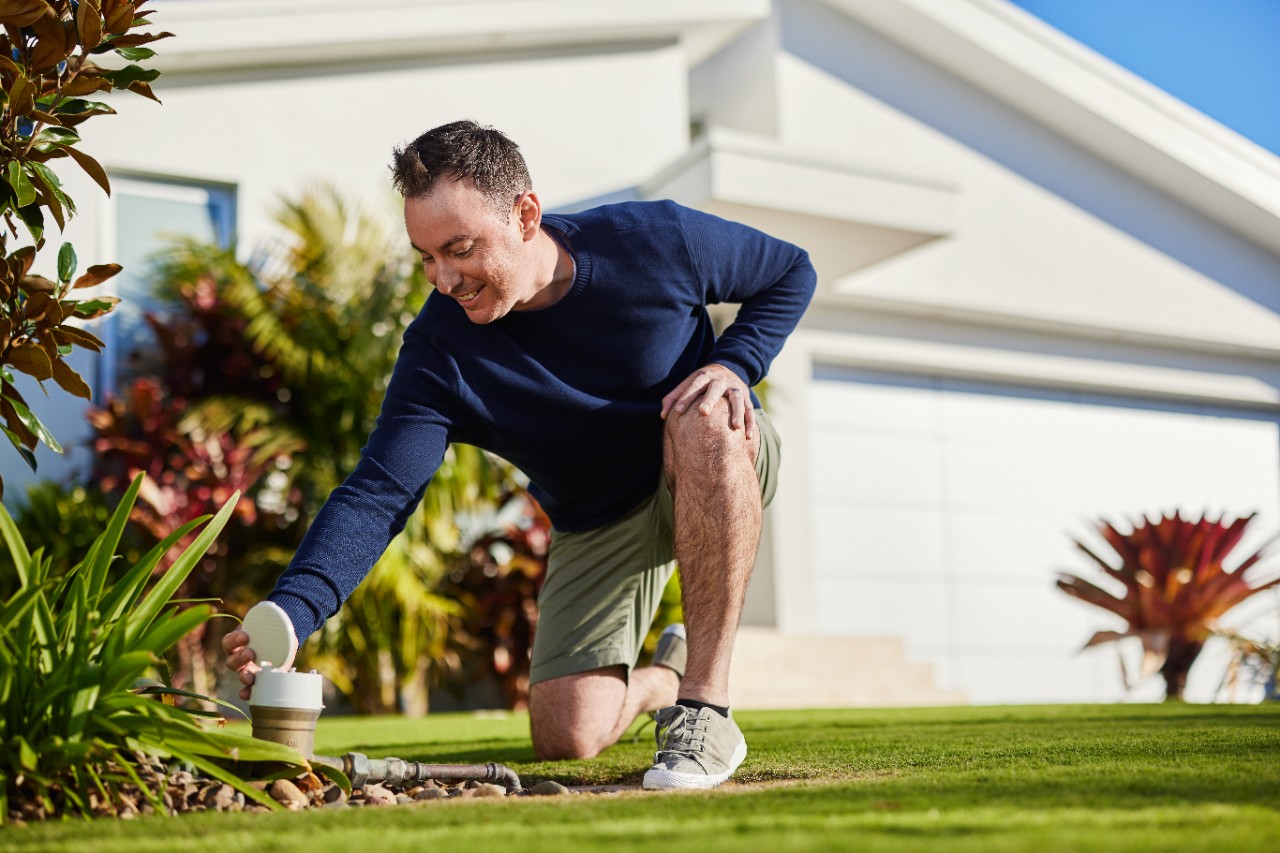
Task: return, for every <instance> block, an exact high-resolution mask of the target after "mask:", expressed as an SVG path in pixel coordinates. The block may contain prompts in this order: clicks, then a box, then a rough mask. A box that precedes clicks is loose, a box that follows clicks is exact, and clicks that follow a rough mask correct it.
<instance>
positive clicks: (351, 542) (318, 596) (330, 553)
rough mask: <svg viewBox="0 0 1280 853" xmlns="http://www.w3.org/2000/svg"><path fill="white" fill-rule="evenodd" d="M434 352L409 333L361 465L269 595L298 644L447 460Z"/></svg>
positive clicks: (348, 589) (442, 393)
mask: <svg viewBox="0 0 1280 853" xmlns="http://www.w3.org/2000/svg"><path fill="white" fill-rule="evenodd" d="M433 357H434V351H433V350H432V349H431V347H430V345H429V343H427V342H426V341H424V340H422V339H420V338H417V337H406V338H405V343H404V345H403V346H402V347H401V350H400V355H399V357H398V358H397V360H396V366H395V369H394V370H393V372H392V375H391V381H390V382H389V383H388V386H387V393H386V396H385V397H384V398H383V401H382V409H381V412H380V413H379V415H378V420H377V423H376V425H375V426H374V429H373V432H372V433H371V434H370V436H369V441H368V443H367V444H366V445H365V447H364V448H363V449H362V450H361V456H360V462H359V464H357V465H356V468H355V470H354V471H352V472H351V474H350V475H349V476H348V477H347V478H346V480H345V481H343V483H342V485H341V486H339V487H338V488H337V489H334V491H333V492H332V493H331V494H330V495H329V497H328V499H327V500H326V501H325V502H324V506H323V507H321V509H320V512H319V513H318V514H317V515H316V518H315V520H314V521H313V522H312V523H311V527H310V528H309V529H308V530H307V533H306V535H305V536H304V537H303V540H302V544H301V545H300V546H299V548H298V551H297V553H296V554H295V555H294V557H293V560H292V561H291V562H290V563H289V567H288V568H287V569H286V570H285V571H284V573H283V574H282V575H281V576H280V579H279V580H278V581H277V582H276V586H275V590H274V591H273V592H272V593H271V594H270V595H269V596H267V598H268V600H269V601H273V602H275V603H276V604H278V605H280V607H281V608H283V609H284V611H285V612H286V613H288V614H289V618H290V619H291V620H293V630H294V633H295V634H296V635H297V637H298V640H299V642H302V641H304V640H306V638H307V637H308V636H310V635H311V634H312V633H313V632H315V631H316V630H317V629H318V628H319V627H320V626H321V625H323V624H324V622H325V620H326V619H328V618H329V617H330V616H332V615H333V614H335V613H337V612H338V608H340V607H341V606H342V603H343V602H344V601H346V600H347V597H348V596H349V595H351V593H352V591H354V590H355V588H356V587H357V586H358V585H359V584H360V582H361V581H362V580H364V578H365V576H366V575H368V574H369V571H370V569H372V568H373V565H374V563H376V562H377V561H378V558H379V557H381V556H382V553H383V552H384V551H385V550H386V549H387V545H389V544H390V542H391V540H392V539H393V538H394V537H395V536H396V534H398V533H399V532H400V531H401V530H403V529H404V526H405V524H406V522H407V521H408V519H409V517H410V515H411V514H412V513H413V512H414V510H415V509H416V508H417V506H418V503H419V502H420V501H421V500H422V495H423V492H424V491H425V490H426V488H427V484H428V483H429V482H430V480H431V478H432V477H433V476H434V475H435V473H436V471H437V470H438V469H439V467H440V464H441V462H442V461H443V459H444V453H445V449H446V448H447V447H448V443H449V432H450V428H451V419H450V418H449V417H448V416H447V415H446V413H445V410H446V407H445V405H443V401H445V400H447V399H448V396H447V390H448V389H447V387H446V385H445V383H444V382H443V381H442V380H441V378H440V377H441V375H442V371H440V370H433V369H432V368H431V364H432V358H433ZM437 360H438V358H437Z"/></svg>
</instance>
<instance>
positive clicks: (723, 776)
mask: <svg viewBox="0 0 1280 853" xmlns="http://www.w3.org/2000/svg"><path fill="white" fill-rule="evenodd" d="M746 757H747V742H746V741H745V740H744V741H742V743H740V744H738V747H737V749H735V750H734V751H733V755H732V756H731V757H730V758H729V769H728V770H726V771H725V772H724V773H714V774H712V773H707V774H703V773H678V772H676V771H674V770H668V769H667V768H665V767H650V768H649V770H648V772H647V773H645V774H644V785H643V787H644V789H645V790H646V791H670V790H676V789H686V790H687V789H697V788H715V787H717V786H719V785H722V784H723V783H724V782H726V781H728V779H729V777H730V776H732V775H733V771H735V770H737V769H738V765H739V764H741V763H742V761H743V759H745V758H746Z"/></svg>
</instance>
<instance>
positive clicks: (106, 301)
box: [71, 296, 120, 320]
mask: <svg viewBox="0 0 1280 853" xmlns="http://www.w3.org/2000/svg"><path fill="white" fill-rule="evenodd" d="M119 304H120V299H119V298H118V297H115V296H99V297H98V298H97V299H88V300H85V301H84V302H77V303H76V307H75V309H74V310H73V311H72V312H71V314H72V316H74V317H79V318H80V319H81V320H92V319H94V318H95V317H101V316H102V315H103V314H108V313H110V312H111V311H112V310H113V309H114V308H115V307H116V306H117V305H119Z"/></svg>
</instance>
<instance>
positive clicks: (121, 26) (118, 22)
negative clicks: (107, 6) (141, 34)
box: [106, 4, 133, 35]
mask: <svg viewBox="0 0 1280 853" xmlns="http://www.w3.org/2000/svg"><path fill="white" fill-rule="evenodd" d="M106 23H107V32H109V33H111V34H113V35H118V34H120V33H123V32H125V31H126V30H128V29H129V27H130V25H132V24H133V7H132V6H131V5H127V4H121V5H120V6H117V7H116V8H115V9H112V10H111V11H110V12H108V13H107V22H106Z"/></svg>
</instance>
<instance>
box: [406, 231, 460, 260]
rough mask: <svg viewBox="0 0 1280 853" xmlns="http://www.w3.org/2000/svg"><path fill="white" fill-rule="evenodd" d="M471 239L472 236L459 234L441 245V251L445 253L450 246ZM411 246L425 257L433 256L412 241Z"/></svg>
mask: <svg viewBox="0 0 1280 853" xmlns="http://www.w3.org/2000/svg"><path fill="white" fill-rule="evenodd" d="M470 239H472V237H471V235H470V234H457V235H455V236H453V237H450V238H449V239H448V240H445V241H444V242H443V243H441V244H440V251H444V250H445V249H448V248H449V247H450V246H452V245H453V244H454V243H457V242H458V241H459V240H470ZM409 245H410V246H412V247H413V249H414V251H416V252H418V253H419V254H423V255H429V254H431V252H430V251H428V250H427V249H424V248H422V247H421V246H419V245H418V244H417V243H415V242H413V241H412V240H410V241H409Z"/></svg>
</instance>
